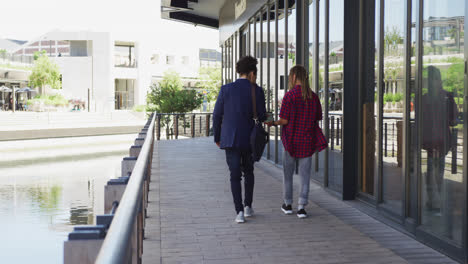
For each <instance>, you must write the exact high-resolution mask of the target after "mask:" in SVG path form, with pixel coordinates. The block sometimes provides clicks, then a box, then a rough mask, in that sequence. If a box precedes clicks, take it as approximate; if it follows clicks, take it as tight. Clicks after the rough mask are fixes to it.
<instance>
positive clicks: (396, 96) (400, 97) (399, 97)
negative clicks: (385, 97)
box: [392, 93, 403, 103]
mask: <svg viewBox="0 0 468 264" xmlns="http://www.w3.org/2000/svg"><path fill="white" fill-rule="evenodd" d="M402 100H403V94H402V93H396V94H394V95H393V98H392V101H393V102H394V103H396V102H401V101H402Z"/></svg>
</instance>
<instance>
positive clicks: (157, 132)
mask: <svg viewBox="0 0 468 264" xmlns="http://www.w3.org/2000/svg"><path fill="white" fill-rule="evenodd" d="M157 119H158V121H157V123H156V139H157V140H160V139H161V115H160V114H158V118H157Z"/></svg>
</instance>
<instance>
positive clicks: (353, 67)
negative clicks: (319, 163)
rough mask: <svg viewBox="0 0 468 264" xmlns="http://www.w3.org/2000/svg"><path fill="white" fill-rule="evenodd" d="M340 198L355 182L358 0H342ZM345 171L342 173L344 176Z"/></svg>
mask: <svg viewBox="0 0 468 264" xmlns="http://www.w3.org/2000/svg"><path fill="white" fill-rule="evenodd" d="M343 2H344V43H343V47H344V51H345V52H344V59H343V87H344V89H343V146H342V147H343V187H342V188H343V190H342V198H343V200H353V199H354V198H355V196H356V193H357V184H358V161H359V159H358V146H359V145H358V141H357V140H356V138H358V135H359V134H358V130H359V129H358V127H359V126H358V125H357V124H358V121H359V119H358V117H359V116H358V110H359V107H358V101H359V96H358V95H359V0H344V1H343ZM345 173H346V176H345Z"/></svg>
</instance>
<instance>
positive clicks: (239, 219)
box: [236, 211, 245, 224]
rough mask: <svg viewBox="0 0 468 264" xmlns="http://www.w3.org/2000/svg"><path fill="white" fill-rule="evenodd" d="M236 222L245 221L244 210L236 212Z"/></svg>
mask: <svg viewBox="0 0 468 264" xmlns="http://www.w3.org/2000/svg"><path fill="white" fill-rule="evenodd" d="M236 222H237V223H238V224H240V223H244V222H245V218H244V212H242V211H241V212H239V213H238V214H237V217H236Z"/></svg>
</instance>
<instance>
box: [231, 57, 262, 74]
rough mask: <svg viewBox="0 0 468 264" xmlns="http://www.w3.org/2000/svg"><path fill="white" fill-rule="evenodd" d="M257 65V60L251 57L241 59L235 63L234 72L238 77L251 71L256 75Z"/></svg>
mask: <svg viewBox="0 0 468 264" xmlns="http://www.w3.org/2000/svg"><path fill="white" fill-rule="evenodd" d="M257 63H258V61H257V59H256V58H254V57H252V56H245V57H242V58H240V59H239V61H237V63H236V72H237V73H238V74H239V75H244V74H249V73H250V72H252V71H253V72H254V74H257Z"/></svg>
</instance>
